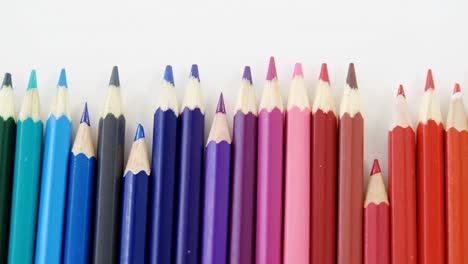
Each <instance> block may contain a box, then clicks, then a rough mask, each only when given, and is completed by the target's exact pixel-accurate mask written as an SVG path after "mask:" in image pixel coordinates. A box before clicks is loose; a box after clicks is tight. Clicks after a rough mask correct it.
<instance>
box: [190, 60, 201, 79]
mask: <svg viewBox="0 0 468 264" xmlns="http://www.w3.org/2000/svg"><path fill="white" fill-rule="evenodd" d="M190 77H192V78H194V79H197V80H198V81H200V74H199V73H198V65H197V64H192V68H191V69H190Z"/></svg>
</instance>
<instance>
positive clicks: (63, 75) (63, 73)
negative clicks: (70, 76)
mask: <svg viewBox="0 0 468 264" xmlns="http://www.w3.org/2000/svg"><path fill="white" fill-rule="evenodd" d="M57 86H59V87H65V88H68V83H67V72H66V71H65V69H62V70H61V71H60V77H59V81H58V83H57Z"/></svg>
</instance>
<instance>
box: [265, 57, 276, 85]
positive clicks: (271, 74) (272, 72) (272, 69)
mask: <svg viewBox="0 0 468 264" xmlns="http://www.w3.org/2000/svg"><path fill="white" fill-rule="evenodd" d="M277 77H278V76H277V74H276V63H275V57H273V56H272V57H270V62H269V64H268V72H267V77H266V79H267V81H272V80H273V79H277Z"/></svg>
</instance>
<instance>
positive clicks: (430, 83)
mask: <svg viewBox="0 0 468 264" xmlns="http://www.w3.org/2000/svg"><path fill="white" fill-rule="evenodd" d="M429 89H435V85H434V78H433V77H432V70H431V69H429V70H427V77H426V87H425V88H424V91H427V90H429Z"/></svg>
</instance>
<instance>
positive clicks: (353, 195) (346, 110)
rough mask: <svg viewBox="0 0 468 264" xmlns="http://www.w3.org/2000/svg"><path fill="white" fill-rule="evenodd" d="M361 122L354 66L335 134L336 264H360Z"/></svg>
mask: <svg viewBox="0 0 468 264" xmlns="http://www.w3.org/2000/svg"><path fill="white" fill-rule="evenodd" d="M363 150H364V120H363V117H362V114H361V98H360V95H359V89H358V86H357V81H356V73H355V70H354V64H352V63H351V64H350V65H349V70H348V77H347V79H346V87H345V89H344V94H343V97H342V100H341V106H340V120H339V135H338V229H337V232H338V234H337V262H338V264H345V263H346V264H358V263H359V264H361V263H362V226H363V222H362V201H363V182H364V179H363V178H364V174H363V173H364V172H363Z"/></svg>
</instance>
